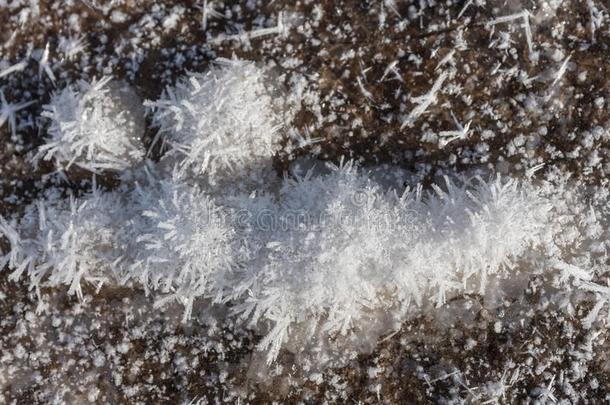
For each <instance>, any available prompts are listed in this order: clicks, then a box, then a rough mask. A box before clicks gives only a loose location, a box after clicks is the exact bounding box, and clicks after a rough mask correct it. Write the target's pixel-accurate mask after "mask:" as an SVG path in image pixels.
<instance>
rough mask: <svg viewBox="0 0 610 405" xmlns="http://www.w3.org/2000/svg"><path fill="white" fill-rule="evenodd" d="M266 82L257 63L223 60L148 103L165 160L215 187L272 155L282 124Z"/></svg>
mask: <svg viewBox="0 0 610 405" xmlns="http://www.w3.org/2000/svg"><path fill="white" fill-rule="evenodd" d="M265 80H266V77H265V72H264V71H263V70H261V69H259V68H257V67H256V66H255V65H254V64H253V63H249V62H243V61H237V60H226V59H225V60H223V61H222V66H221V67H219V68H217V67H212V68H211V69H210V70H208V71H207V72H205V73H192V74H190V75H188V76H187V77H185V78H183V79H182V80H180V81H179V82H178V83H177V84H176V86H175V87H174V88H168V89H167V90H166V92H165V93H164V94H163V96H162V97H161V99H160V100H157V101H154V102H153V101H147V102H146V103H145V104H146V105H147V106H148V107H150V108H151V109H152V111H153V115H152V121H153V125H155V126H157V127H158V128H159V135H158V137H159V138H160V139H161V140H162V141H163V142H164V143H165V144H166V145H167V146H169V148H170V150H169V153H168V154H167V156H166V160H167V159H170V160H172V161H175V162H176V164H177V166H178V168H179V174H180V175H184V174H188V173H190V174H195V175H202V174H204V173H205V174H206V175H207V176H208V178H209V179H210V180H211V181H212V182H214V180H215V178H216V177H218V176H227V175H228V174H231V175H233V176H234V175H235V174H236V173H235V172H236V171H237V172H239V171H241V170H242V169H246V168H251V167H252V166H257V165H259V163H260V162H261V161H267V160H269V159H270V158H271V157H272V156H273V154H274V153H275V152H276V151H277V150H278V148H279V134H278V130H279V123H280V122H281V121H280V118H279V117H278V116H277V115H276V113H275V111H274V104H273V99H272V95H271V91H270V89H269V88H268V87H267V86H265Z"/></svg>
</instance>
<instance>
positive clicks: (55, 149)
mask: <svg viewBox="0 0 610 405" xmlns="http://www.w3.org/2000/svg"><path fill="white" fill-rule="evenodd" d="M111 80H112V79H111V78H110V77H104V78H102V79H100V80H97V81H96V80H94V81H93V82H91V83H87V82H85V81H79V82H78V83H76V84H74V85H71V86H68V87H66V88H64V89H63V90H61V91H59V92H58V93H56V94H55V95H53V97H52V98H51V102H50V103H49V104H48V105H45V106H44V111H43V113H42V115H43V117H45V118H47V119H48V120H49V122H50V124H49V128H48V131H47V132H48V137H49V139H48V140H47V142H46V143H45V145H43V146H42V147H41V148H40V149H39V152H38V154H37V155H36V156H35V157H34V160H35V161H38V160H40V159H43V160H50V159H53V160H54V161H55V162H56V164H57V165H58V166H59V167H62V168H65V169H69V168H70V166H72V165H76V166H79V167H81V168H84V169H87V170H90V171H94V172H95V171H99V170H115V171H121V170H125V169H127V168H129V167H132V166H133V165H135V164H136V163H138V162H139V161H141V160H142V159H143V158H144V149H143V146H142V143H141V140H140V138H141V136H142V135H143V132H144V116H143V110H142V106H141V104H139V105H138V103H139V100H138V97H137V95H136V94H135V93H134V92H133V90H131V89H130V88H129V87H127V85H126V84H123V83H119V82H114V81H111Z"/></svg>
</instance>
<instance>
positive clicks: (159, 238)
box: [0, 175, 247, 320]
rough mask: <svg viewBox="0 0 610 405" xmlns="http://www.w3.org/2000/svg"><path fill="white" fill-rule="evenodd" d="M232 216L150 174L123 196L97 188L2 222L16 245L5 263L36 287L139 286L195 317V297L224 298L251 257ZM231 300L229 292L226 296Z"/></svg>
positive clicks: (197, 193)
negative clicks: (244, 261)
mask: <svg viewBox="0 0 610 405" xmlns="http://www.w3.org/2000/svg"><path fill="white" fill-rule="evenodd" d="M239 230H240V227H239V226H238V225H237V224H236V223H235V220H234V215H233V213H232V211H231V210H229V209H226V208H224V207H221V206H219V205H217V204H216V203H215V202H214V201H213V200H212V199H211V198H210V197H208V196H207V195H206V194H205V193H203V192H202V191H201V190H200V189H199V188H198V187H193V186H187V185H185V184H183V183H180V182H177V181H173V180H171V179H170V180H163V179H158V178H155V177H154V176H153V175H149V176H148V178H147V179H145V181H144V182H143V185H140V184H136V185H135V186H134V187H133V188H132V189H131V190H129V191H127V192H123V193H118V192H110V193H103V192H100V191H99V190H97V189H94V191H93V192H91V193H89V194H86V195H84V196H82V197H80V198H70V199H69V200H66V199H53V200H50V201H43V200H40V201H38V203H36V204H33V205H31V206H29V207H27V209H26V212H25V214H24V215H23V216H22V218H21V219H20V220H19V221H13V222H12V223H11V222H9V221H7V220H6V219H4V218H2V217H0V234H1V235H4V236H5V237H6V238H7V239H8V241H9V242H10V244H11V249H10V251H9V252H8V253H7V254H6V255H5V256H4V258H3V261H1V262H0V265H2V266H4V264H7V263H8V266H9V268H10V269H11V270H12V271H13V272H12V273H11V278H13V279H18V278H19V277H20V276H21V275H22V274H24V273H26V274H27V275H28V277H29V279H30V284H31V286H32V287H35V288H39V287H40V286H41V285H43V284H44V285H49V286H59V285H69V293H76V294H77V295H78V296H82V293H81V284H82V282H95V283H102V282H104V283H111V284H120V285H124V284H127V283H136V284H138V285H140V286H142V287H143V288H144V289H145V291H146V292H147V293H148V292H151V291H153V292H155V293H157V294H158V295H160V296H161V298H160V299H159V300H158V301H157V303H158V305H163V304H165V303H167V302H169V301H172V300H175V301H178V302H180V303H181V304H183V305H184V307H185V320H186V319H188V318H189V317H190V313H191V308H192V304H193V301H194V299H195V298H198V297H202V298H210V299H211V300H212V301H213V302H222V301H224V300H225V291H226V289H227V286H229V285H230V283H229V281H230V277H231V275H232V273H233V270H234V269H235V267H236V266H237V265H238V264H240V263H239V262H238V261H239V260H241V259H242V257H247V251H245V250H244V249H242V250H240V249H239V245H238V241H239V239H238V238H237V236H238V235H239ZM226 294H227V295H228V296H230V294H231V291H228V292H226Z"/></svg>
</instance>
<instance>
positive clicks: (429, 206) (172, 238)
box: [0, 163, 605, 361]
mask: <svg viewBox="0 0 610 405" xmlns="http://www.w3.org/2000/svg"><path fill="white" fill-rule="evenodd" d="M373 179H374V176H372V175H370V174H369V172H366V171H361V170H358V169H357V168H356V167H354V165H353V164H352V163H346V164H344V165H341V166H338V167H335V166H330V170H329V171H327V172H326V173H325V174H317V175H313V174H312V173H311V172H309V173H307V174H305V175H303V176H302V177H298V176H297V177H296V178H295V179H288V178H287V179H285V180H284V182H283V185H282V187H281V189H280V191H279V194H278V195H277V196H275V192H272V190H270V191H269V192H268V193H264V192H262V193H259V194H258V195H256V194H250V195H248V194H231V192H227V193H225V195H224V196H219V197H215V198H214V199H213V198H212V197H210V195H209V194H208V193H207V192H205V191H203V190H201V189H199V188H198V187H195V186H192V185H187V184H186V183H183V182H182V181H181V180H179V179H177V178H158V176H157V175H155V174H150V173H149V174H148V175H146V176H143V179H141V180H139V181H137V182H136V183H135V185H134V186H133V187H132V188H131V190H130V191H127V192H123V193H121V194H117V193H100V192H98V191H95V192H93V193H91V194H89V195H86V196H84V197H82V198H80V199H72V200H70V201H69V202H68V201H65V200H55V201H46V202H44V201H42V200H41V201H39V202H38V203H37V204H35V205H33V206H31V207H29V208H28V209H27V211H26V213H25V215H24V216H23V218H22V219H21V220H20V221H19V222H18V223H13V224H9V223H8V222H7V221H6V220H2V222H1V229H0V231H2V233H3V234H5V235H6V236H7V238H8V240H9V241H10V242H11V250H10V252H8V254H7V255H6V260H8V261H9V267H10V268H11V269H12V270H13V277H14V278H17V277H19V275H20V274H22V273H26V274H27V275H28V276H29V278H30V280H31V285H32V286H33V287H39V286H40V285H42V284H44V283H48V284H50V285H60V284H67V285H69V286H70V291H71V292H76V293H77V294H80V285H81V283H82V282H83V281H94V282H101V281H110V282H114V283H118V284H126V283H131V282H136V283H138V284H139V285H141V286H142V287H143V288H144V289H145V290H146V291H148V292H153V293H154V294H156V295H157V296H158V300H157V303H158V304H159V305H163V304H165V303H167V302H168V301H173V300H176V301H178V302H180V303H182V304H183V305H184V306H185V313H184V320H185V321H186V320H187V319H188V318H189V317H190V316H191V312H192V307H193V303H194V301H195V299H197V298H205V299H209V300H210V301H211V302H213V303H224V302H228V301H231V302H232V303H233V306H232V312H233V314H234V315H236V316H238V317H239V318H240V319H243V320H245V321H248V322H249V324H250V325H251V326H252V327H255V328H256V329H257V330H258V331H259V332H260V333H262V334H264V335H265V337H264V339H263V340H262V341H261V343H260V345H259V348H260V349H263V350H266V351H267V353H268V356H267V359H268V361H273V359H275V358H276V356H277V355H278V353H279V350H280V349H281V348H282V347H283V345H284V344H285V343H286V342H288V341H290V340H294V339H297V340H299V341H304V339H307V338H308V337H311V336H314V335H316V336H317V337H320V336H321V337H325V338H328V337H332V336H339V335H348V334H352V333H356V334H359V333H365V332H366V330H367V328H368V327H369V326H370V322H371V319H373V318H374V317H375V316H378V314H379V313H386V314H390V315H391V316H394V318H395V319H396V320H399V319H401V317H403V316H404V314H405V313H406V312H407V311H409V310H412V309H421V308H423V307H426V306H440V305H443V304H444V303H445V302H446V301H447V299H448V298H451V297H453V296H456V295H457V294H463V293H475V294H478V293H480V294H485V293H486V292H487V291H486V290H487V280H488V278H489V277H491V276H493V277H494V278H508V277H511V276H512V275H511V272H512V271H517V270H516V269H515V268H516V266H515V263H516V262H518V261H521V262H523V261H527V262H528V263H530V264H531V267H533V268H536V266H537V265H538V264H539V265H540V266H541V269H546V270H547V271H555V270H558V271H560V272H562V274H566V276H565V278H566V280H569V279H570V277H572V278H574V277H576V278H577V280H582V281H589V280H590V279H591V277H592V274H593V273H592V271H593V270H594V269H595V267H594V266H592V265H591V262H586V261H582V260H581V261H580V262H579V263H581V264H582V266H581V267H577V266H576V265H574V264H570V263H568V262H565V261H562V258H561V257H562V256H561V255H562V252H566V253H569V252H568V251H567V250H566V249H567V246H570V245H575V244H576V243H581V242H582V241H584V240H585V239H586V238H584V237H582V236H581V234H580V231H579V230H578V229H576V228H570V227H569V226H568V225H570V224H571V223H576V222H575V221H574V216H573V214H577V213H579V212H580V211H577V210H575V209H574V208H573V207H575V206H576V205H578V204H574V201H567V202H566V200H565V198H564V197H563V196H561V192H564V193H565V190H563V189H562V188H561V187H559V188H558V189H557V190H558V192H559V193H555V194H553V192H552V190H553V186H551V185H550V184H546V183H544V184H541V185H538V186H535V185H533V184H532V183H531V182H530V181H529V180H524V181H522V182H520V181H516V180H514V179H503V178H500V177H498V178H496V179H493V180H491V181H484V180H483V179H481V178H478V177H475V178H469V179H453V180H452V179H449V178H446V179H445V182H444V184H443V185H442V186H440V185H439V186H436V185H435V186H433V187H432V188H431V190H429V191H423V190H422V188H421V187H416V188H415V189H407V190H405V191H404V192H402V193H399V192H397V191H395V190H393V189H387V188H385V187H383V186H381V184H380V183H378V182H377V181H375V180H373ZM580 205H583V204H580ZM567 208H569V209H571V210H573V214H570V212H569V209H567ZM583 222H584V221H581V223H583ZM589 222H590V223H591V224H590V225H588V226H587V227H585V231H586V229H589V231H588V232H589V233H592V234H593V233H594V234H595V235H594V236H595V237H598V236H599V235H600V232H603V229H601V230H600V229H593V228H591V227H592V226H594V225H595V224H597V222H598V221H597V219H596V218H593V219H590V220H589ZM563 228H565V232H564V234H561V232H563V231H564V230H563ZM598 228H599V226H598ZM569 256H570V257H573V258H574V257H575V256H574V255H573V254H571V253H570V255H569ZM545 262H546V263H547V264H546V265H545V264H544V263H545ZM575 269H576V270H575ZM587 285H588V284H587ZM588 286H589V287H587V288H589V290H591V288H592V287H591V286H590V285H588ZM595 291H597V290H595ZM604 291H605V290H604ZM600 305H602V304H600Z"/></svg>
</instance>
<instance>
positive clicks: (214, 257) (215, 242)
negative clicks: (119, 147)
mask: <svg viewBox="0 0 610 405" xmlns="http://www.w3.org/2000/svg"><path fill="white" fill-rule="evenodd" d="M131 199H132V201H133V208H134V210H135V212H136V214H137V215H136V217H137V220H136V221H135V223H134V226H133V235H138V236H137V239H136V250H135V253H134V257H133V264H132V265H131V266H129V268H128V274H129V277H130V278H132V279H134V280H137V281H138V282H139V283H140V284H141V285H143V286H144V287H145V288H146V289H147V290H149V289H150V290H156V291H159V292H160V293H162V294H164V295H165V296H164V298H163V299H161V300H159V301H158V302H157V303H158V305H163V304H164V303H166V302H168V301H171V300H176V301H178V302H180V303H181V304H183V305H184V306H185V313H184V319H185V320H187V319H189V318H190V316H191V310H192V305H193V301H194V300H195V299H196V298H198V297H205V298H210V299H211V300H212V301H213V302H215V303H219V302H223V301H224V300H225V299H226V296H231V291H230V290H229V291H227V288H228V287H229V286H230V285H231V281H232V279H231V278H232V274H233V273H234V270H235V268H236V267H237V266H238V265H240V264H241V262H242V261H243V260H244V258H245V257H247V252H244V249H242V250H240V245H239V238H238V236H241V235H240V227H239V226H238V224H237V223H236V221H235V216H234V214H233V212H232V211H231V210H230V209H228V208H225V207H222V206H220V205H218V204H217V203H216V202H215V201H214V200H213V199H212V198H211V197H209V196H208V195H206V194H205V193H204V192H203V191H201V190H200V189H199V188H198V187H191V186H187V185H184V184H183V183H181V182H178V181H173V180H155V179H152V178H151V181H150V182H149V184H148V185H145V186H142V187H140V186H137V187H136V189H135V190H134V191H133V195H132V197H131Z"/></svg>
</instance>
